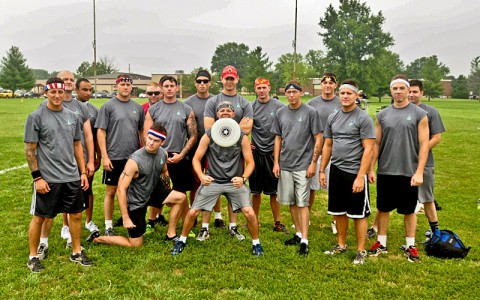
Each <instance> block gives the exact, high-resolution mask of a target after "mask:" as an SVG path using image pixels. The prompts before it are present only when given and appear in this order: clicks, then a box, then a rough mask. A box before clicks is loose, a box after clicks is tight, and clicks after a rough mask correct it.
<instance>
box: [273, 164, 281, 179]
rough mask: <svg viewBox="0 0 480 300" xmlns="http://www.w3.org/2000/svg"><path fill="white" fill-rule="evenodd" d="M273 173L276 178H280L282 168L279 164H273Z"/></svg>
mask: <svg viewBox="0 0 480 300" xmlns="http://www.w3.org/2000/svg"><path fill="white" fill-rule="evenodd" d="M272 172H273V175H274V176H275V177H277V178H280V166H279V165H278V163H274V164H273V170H272Z"/></svg>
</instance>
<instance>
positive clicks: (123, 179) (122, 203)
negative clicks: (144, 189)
mask: <svg viewBox="0 0 480 300" xmlns="http://www.w3.org/2000/svg"><path fill="white" fill-rule="evenodd" d="M137 177H138V165H137V163H136V162H135V161H134V160H132V159H129V160H128V161H127V164H126V165H125V169H123V172H122V174H120V178H119V179H118V186H117V197H118V206H119V208H120V213H121V214H122V218H123V226H124V227H125V228H133V227H135V225H134V224H133V222H132V220H130V216H129V215H128V206H127V189H128V187H129V186H130V183H131V182H132V180H133V179H135V178H137Z"/></svg>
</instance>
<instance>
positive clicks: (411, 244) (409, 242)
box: [405, 236, 415, 248]
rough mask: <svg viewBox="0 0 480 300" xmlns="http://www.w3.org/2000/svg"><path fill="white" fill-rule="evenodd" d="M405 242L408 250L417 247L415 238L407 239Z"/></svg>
mask: <svg viewBox="0 0 480 300" xmlns="http://www.w3.org/2000/svg"><path fill="white" fill-rule="evenodd" d="M405 241H406V242H407V248H408V247H410V246H415V237H408V236H406V237H405Z"/></svg>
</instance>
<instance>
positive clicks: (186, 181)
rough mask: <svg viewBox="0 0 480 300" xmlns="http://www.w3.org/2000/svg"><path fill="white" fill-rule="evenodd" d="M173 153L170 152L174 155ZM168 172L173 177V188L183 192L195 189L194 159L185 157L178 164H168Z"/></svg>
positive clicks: (170, 155) (169, 155)
mask: <svg viewBox="0 0 480 300" xmlns="http://www.w3.org/2000/svg"><path fill="white" fill-rule="evenodd" d="M172 156H173V154H170V153H169V154H168V157H172ZM167 168H168V174H170V178H171V179H172V185H173V186H172V190H176V191H179V192H182V193H185V192H186V191H191V190H192V189H193V174H192V161H191V160H190V159H189V158H187V157H185V158H184V159H182V160H181V161H179V162H178V163H176V164H167Z"/></svg>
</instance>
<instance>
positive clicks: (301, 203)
mask: <svg viewBox="0 0 480 300" xmlns="http://www.w3.org/2000/svg"><path fill="white" fill-rule="evenodd" d="M311 181H312V178H307V170H305V171H293V172H290V171H285V170H281V171H280V179H279V180H278V195H277V201H278V202H279V203H280V204H283V205H297V206H298V207H308V206H309V204H310V199H309V198H310V182H311Z"/></svg>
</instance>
